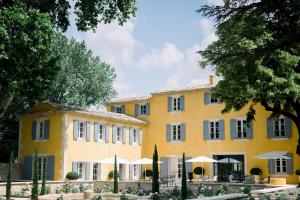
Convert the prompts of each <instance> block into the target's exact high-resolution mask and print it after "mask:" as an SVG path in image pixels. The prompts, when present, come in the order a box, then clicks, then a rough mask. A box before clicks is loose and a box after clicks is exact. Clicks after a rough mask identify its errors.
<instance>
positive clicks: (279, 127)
mask: <svg viewBox="0 0 300 200" xmlns="http://www.w3.org/2000/svg"><path fill="white" fill-rule="evenodd" d="M284 122H285V121H284V118H283V117H280V118H279V119H274V129H273V130H274V136H275V137H285V136H286V133H285V126H284Z"/></svg>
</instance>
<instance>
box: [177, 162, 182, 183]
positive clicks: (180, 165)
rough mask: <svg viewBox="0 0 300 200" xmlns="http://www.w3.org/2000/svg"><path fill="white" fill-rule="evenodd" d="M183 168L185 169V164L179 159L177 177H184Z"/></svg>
mask: <svg viewBox="0 0 300 200" xmlns="http://www.w3.org/2000/svg"><path fill="white" fill-rule="evenodd" d="M182 168H183V162H182V158H179V159H178V164H177V169H178V170H177V176H178V178H181V177H182Z"/></svg>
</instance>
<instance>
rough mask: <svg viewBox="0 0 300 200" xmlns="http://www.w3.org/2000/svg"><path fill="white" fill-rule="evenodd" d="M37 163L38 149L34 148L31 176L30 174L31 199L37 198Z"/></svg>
mask: <svg viewBox="0 0 300 200" xmlns="http://www.w3.org/2000/svg"><path fill="white" fill-rule="evenodd" d="M38 173H39V164H38V150H37V149H35V154H34V158H33V176H32V189H31V200H38V199H39V182H38V181H39V178H38Z"/></svg>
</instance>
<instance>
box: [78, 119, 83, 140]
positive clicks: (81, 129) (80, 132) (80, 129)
mask: <svg viewBox="0 0 300 200" xmlns="http://www.w3.org/2000/svg"><path fill="white" fill-rule="evenodd" d="M78 129H79V130H78V138H84V133H85V123H84V122H79V125H78Z"/></svg>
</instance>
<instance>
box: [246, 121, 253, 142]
mask: <svg viewBox="0 0 300 200" xmlns="http://www.w3.org/2000/svg"><path fill="white" fill-rule="evenodd" d="M247 138H248V139H252V138H253V121H252V120H251V122H249V123H248V124H247Z"/></svg>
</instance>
